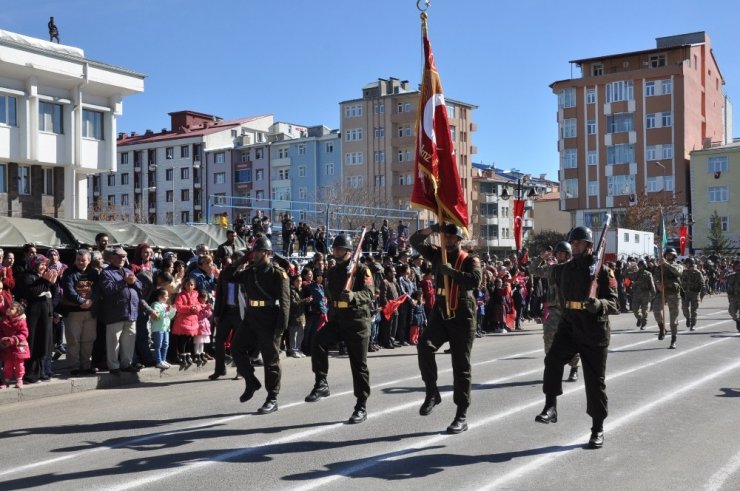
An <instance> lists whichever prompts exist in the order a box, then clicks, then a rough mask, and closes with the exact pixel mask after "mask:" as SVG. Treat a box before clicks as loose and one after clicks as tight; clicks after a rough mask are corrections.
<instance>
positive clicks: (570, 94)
mask: <svg viewBox="0 0 740 491" xmlns="http://www.w3.org/2000/svg"><path fill="white" fill-rule="evenodd" d="M575 105H576V89H575V88H572V87H571V88H569V89H564V90H563V91H562V92H560V93H559V94H558V107H562V108H566V107H575Z"/></svg>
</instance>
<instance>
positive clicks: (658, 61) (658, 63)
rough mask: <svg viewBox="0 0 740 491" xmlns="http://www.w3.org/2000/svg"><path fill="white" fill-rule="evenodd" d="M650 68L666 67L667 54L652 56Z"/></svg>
mask: <svg viewBox="0 0 740 491" xmlns="http://www.w3.org/2000/svg"><path fill="white" fill-rule="evenodd" d="M649 63H650V68H659V67H662V66H665V53H661V54H657V55H650V61H649Z"/></svg>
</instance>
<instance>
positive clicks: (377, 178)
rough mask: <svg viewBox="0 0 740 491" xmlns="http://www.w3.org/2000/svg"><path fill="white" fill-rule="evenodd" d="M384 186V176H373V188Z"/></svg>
mask: <svg viewBox="0 0 740 491" xmlns="http://www.w3.org/2000/svg"><path fill="white" fill-rule="evenodd" d="M383 186H385V175H383V174H381V175H378V176H375V187H376V188H378V187H383Z"/></svg>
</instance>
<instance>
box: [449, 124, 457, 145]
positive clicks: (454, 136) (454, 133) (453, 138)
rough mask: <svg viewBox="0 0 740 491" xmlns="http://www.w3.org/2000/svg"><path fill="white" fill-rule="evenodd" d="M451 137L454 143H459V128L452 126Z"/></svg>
mask: <svg viewBox="0 0 740 491" xmlns="http://www.w3.org/2000/svg"><path fill="white" fill-rule="evenodd" d="M450 137H451V139H452V141H453V142H454V141H457V128H455V127H454V126H453V125H450Z"/></svg>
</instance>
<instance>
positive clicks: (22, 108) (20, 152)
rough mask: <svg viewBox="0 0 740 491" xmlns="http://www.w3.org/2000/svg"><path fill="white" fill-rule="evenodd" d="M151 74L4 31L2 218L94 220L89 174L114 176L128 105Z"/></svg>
mask: <svg viewBox="0 0 740 491" xmlns="http://www.w3.org/2000/svg"><path fill="white" fill-rule="evenodd" d="M143 91H144V75H142V74H140V73H136V72H134V71H131V70H128V69H126V68H121V67H116V66H113V65H109V64H106V63H101V62H99V61H94V60H90V59H88V58H85V53H84V51H83V50H82V49H79V48H76V47H72V46H65V45H60V44H55V43H51V42H48V41H45V40H41V39H36V38H32V37H28V36H23V35H20V34H16V33H13V32H9V31H3V30H0V214H2V215H7V216H16V217H31V216H34V215H49V216H53V217H59V218H87V211H88V206H87V200H88V198H87V197H88V188H87V185H86V183H87V177H88V175H91V174H95V173H97V172H100V171H101V170H110V171H114V170H115V167H116V164H115V161H116V137H115V135H116V120H117V118H118V117H119V116H121V114H123V99H124V97H126V96H129V95H133V94H138V93H141V92H143Z"/></svg>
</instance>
